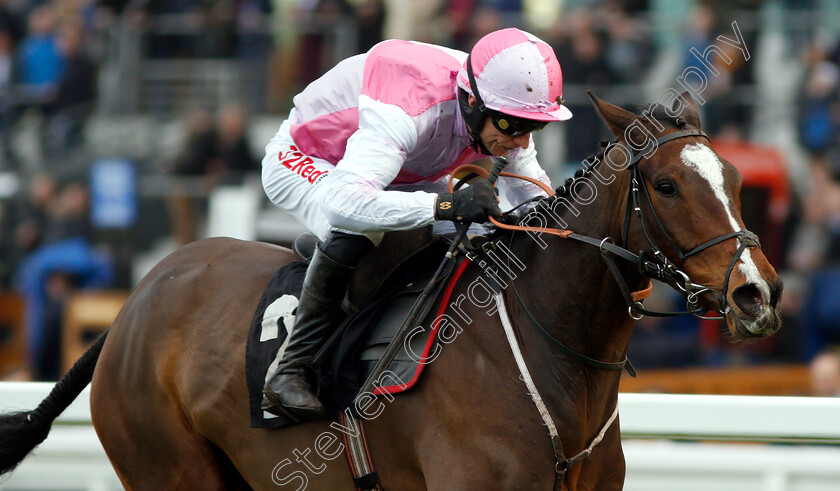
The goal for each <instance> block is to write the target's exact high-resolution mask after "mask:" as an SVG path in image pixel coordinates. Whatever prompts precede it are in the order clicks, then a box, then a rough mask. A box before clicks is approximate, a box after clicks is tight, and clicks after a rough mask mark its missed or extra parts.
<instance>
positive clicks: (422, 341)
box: [245, 239, 451, 428]
mask: <svg viewBox="0 0 840 491" xmlns="http://www.w3.org/2000/svg"><path fill="white" fill-rule="evenodd" d="M447 245H448V244H447V243H446V241H445V240H442V239H439V240H436V241H434V242H433V243H432V244H430V245H429V247H426V248H424V249H422V250H420V251H419V252H417V253H415V254H414V255H413V256H412V257H411V258H410V260H407V261H403V262H402V263H401V265H400V266H399V267H398V268H397V269H396V270H394V271H391V272H389V274H388V279H387V280H386V281H385V282H384V283H383V285H382V286H381V287H380V288H379V291H378V293H377V295H375V297H374V298H375V300H374V301H372V302H371V303H369V304H368V305H366V306H364V308H362V309H361V310H359V311H358V312H356V313H353V314H351V315H349V316H348V317H347V319H345V321H344V322H343V323H342V324H341V326H340V327H339V328H338V329H337V330H336V332H335V334H334V335H333V336H332V337H331V338H330V340H329V341H328V342H327V345H326V346H325V348H324V349H323V350H322V351H321V352H320V353H319V354H318V358H319V359H321V360H322V363H321V373H320V374H319V375H320V382H319V397H320V399H321V402H323V403H324V406H325V407H326V408H327V412H328V414H331V415H337V414H338V412H339V411H341V410H343V409H344V408H346V407H352V402H353V399H354V397H355V396H356V394H357V393H358V391H359V388H360V387H361V386H362V384H363V383H364V381H365V380H366V379H367V376H368V374H369V373H370V371H371V370H372V369H373V367H374V366H375V364H376V362H377V361H378V359H379V357H380V356H381V355H382V353H383V352H384V350H385V348H386V347H387V345H388V343H389V342H390V340H391V339H392V338H393V337H394V335H395V334H396V333H397V331H398V330H399V328H400V327H401V326H402V323H403V321H404V320H405V318H406V316H407V314H408V312H409V310H410V309H411V306H412V305H413V304H414V302H415V299H416V298H417V297H418V296H419V294H420V292H422V290H423V289H424V288H425V286H426V284H427V283H428V281H429V280H430V279H431V278H432V276H433V275H434V272H435V270H436V269H437V267H438V265H439V264H440V262H441V261H442V260H443V256H444V254H445V252H446V248H447ZM306 266H307V265H306V264H305V263H303V262H300V261H295V262H292V263H289V264H287V265H286V266H284V267H283V268H281V269H279V270H278V271H277V272H276V273H275V274H274V276H272V278H271V280H270V281H269V283H268V286H267V287H266V289H265V291H264V293H263V295H262V297H261V299H260V302H259V305H258V306H257V310H256V312H255V314H254V317H253V319H252V321H251V328H250V330H249V332H248V341H247V345H246V353H245V354H246V357H245V375H246V381H247V384H248V394H249V402H250V412H251V427H253V428H279V427H282V426H287V425H291V424H294V422H293V421H291V420H290V419H288V418H286V417H283V416H275V415H273V414H270V413H268V412H264V411H263V410H262V408H260V402H261V401H262V388H263V386H264V385H265V381H266V376H267V374H269V373H271V372H273V370H274V362H275V360H276V355H277V352H278V351H279V350H280V349H281V347H282V348H285V346H284V343H285V340H286V333H287V331H286V327H287V326H291V325H292V324H293V323H294V315H295V309H296V307H297V303H298V298H300V292H301V289H302V285H303V278H304V276H305V275H306ZM450 271H451V269H450ZM447 273H448V272H447ZM443 276H444V278H441V280H440V282H439V283H438V285H439V289H440V288H442V286H443V285H445V284H446V281H447V277H448V274H444V275H443ZM438 291H439V290H438ZM437 296H439V295H434V296H433V298H431V299H430V302H429V304H428V305H427V306H426V310H427V311H428V310H431V309H432V308H434V307H436V306H437V302H438V299H436V298H434V297H437ZM424 317H425V316H424ZM434 334H435V332H434V331H432V329H431V326H424V327H423V331H422V332H418V333H417V335H415V336H412V338H411V343H410V345H409V347H408V348H409V349H408V350H406V349H403V350H401V351H400V352H399V353H398V355H397V357H396V358H395V359H394V361H393V362H392V363H391V365H390V366H389V368H388V371H389V372H390V374H389V378H388V379H387V380H383V381H384V382H388V384H387V385H389V388H388V392H389V393H391V394H396V393H399V392H403V391H405V390H408V389H410V388H411V387H412V386H413V385H414V384H415V383H416V382H417V380H418V378H419V376H420V373H421V372H422V370H423V367H424V366H425V364H423V363H420V356H422V354H423V353H424V351H428V350H430V349H432V348H433V347H434V343H436V342H437V340H436V339H435V336H434Z"/></svg>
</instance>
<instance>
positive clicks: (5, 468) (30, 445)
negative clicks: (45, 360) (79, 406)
mask: <svg viewBox="0 0 840 491" xmlns="http://www.w3.org/2000/svg"><path fill="white" fill-rule="evenodd" d="M107 334H108V331H105V332H104V333H102V335H100V336H99V338H98V339H97V340H96V342H95V343H94V344H93V346H91V347H90V349H88V350H87V351H86V352H85V354H83V355H82V357H81V358H79V359H78V360H77V361H76V363H75V364H74V365H73V368H71V369H70V371H68V372H67V373H66V374H65V375H64V377H62V378H61V380H59V381H58V383H56V384H55V387H53V389H52V391H50V395H48V396H47V397H46V399H44V400H43V401H41V404H38V407H37V408H35V410H33V411H20V412H13V413H9V414H4V415H0V475H2V474H5V473H7V472H9V471H11V470H12V469H14V468H15V467H17V465H18V464H19V463H20V462H21V461H22V460H23V459H24V458H26V456H27V455H29V452H31V451H32V449H34V448H35V447H37V446H38V445H40V444H41V442H43V441H44V440H46V438H47V434H48V433H49V432H50V427H51V426H52V423H53V421H55V419H56V418H57V417H58V415H59V414H61V413H62V412H63V411H64V410H65V409H67V406H69V405H70V403H71V402H73V400H74V399H76V397H78V396H79V394H80V393H81V392H82V390H84V388H85V387H87V384H88V383H89V382H90V380H91V379H92V378H93V369H94V368H95V367H96V361H97V360H98V359H99V353H100V352H101V351H102V345H103V344H105V336H107Z"/></svg>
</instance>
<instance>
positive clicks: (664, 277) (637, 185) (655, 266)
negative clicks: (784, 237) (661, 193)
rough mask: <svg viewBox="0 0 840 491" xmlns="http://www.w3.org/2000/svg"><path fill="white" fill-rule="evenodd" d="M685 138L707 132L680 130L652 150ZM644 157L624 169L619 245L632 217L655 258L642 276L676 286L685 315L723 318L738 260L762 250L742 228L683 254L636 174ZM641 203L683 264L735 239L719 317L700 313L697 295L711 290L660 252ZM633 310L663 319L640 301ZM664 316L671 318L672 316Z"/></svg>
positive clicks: (624, 240)
mask: <svg viewBox="0 0 840 491" xmlns="http://www.w3.org/2000/svg"><path fill="white" fill-rule="evenodd" d="M686 137H702V138H705V139H706V140H709V137H708V135H706V133H704V132H703V131H700V130H681V131H675V132H673V133H669V134H667V135H665V136H662V137H660V138H659V139H657V140H656V142H655V145H656V146H655V148H656V149H658V148H659V147H661V146H662V145H664V144H666V143H668V142H671V141H673V140H676V139H679V138H686ZM614 144H615V143H613V145H614ZM609 150H610V147H609V146H608V147H607V148H606V150H605V154H606V152H608V151H609ZM645 150H647V149H645ZM645 155H646V154H645V153H644V150H642V151H639V152H638V153H636V154H635V155H633V158H632V159H631V161H630V163H629V164H628V166H627V167H628V170H629V172H630V192H629V193H628V195H627V206H626V211H625V215H624V224H623V227H622V233H621V245H622V247H623V248H626V246H627V237H628V234H629V229H630V220H631V216H632V215H635V216H636V219H637V220H638V221H639V223H640V224H641V227H642V232H643V233H644V235H645V240H647V242H648V245H649V246H650V249H651V250H652V251H653V256H654V258H655V259H654V260H653V261H651V262H646V263H645V265H644V270H643V274H644V275H645V276H647V277H649V278H654V279H657V280H660V281H664V282H665V283H668V284H670V285H672V286H673V287H675V289H676V290H677V291H678V292H680V294H682V295H683V297H684V298H685V299H686V312H687V313H689V314H691V315H694V316H695V317H700V318H702V319H715V320H720V319H723V318H724V317H725V316H726V314H727V313H728V312H729V309H730V307H729V306H728V305H727V303H728V302H727V300H726V292H727V291H728V290H729V279H730V277H731V276H732V270H733V269H734V268H735V265H736V264H737V263H738V260H740V258H741V255H742V254H743V252H744V250H746V249H747V248H755V247H761V245H760V243H759V240H758V236H756V235H755V234H754V233H753V232H750V231H749V230H746V229H742V230H737V231H734V232H730V233H727V234H723V235H720V236H718V237H715V238H713V239H710V240H707V241H705V242H703V243H702V244H700V245H698V246H696V247H693V248H691V249H690V250H688V252H685V251H683V250H682V249H681V248H680V247H679V246H678V245H677V244H676V242H674V240H673V238H671V235H670V234H669V233H668V231H667V230H665V227H664V226H663V225H662V221H661V220H660V219H659V216H658V215H657V214H656V208H654V207H653V202H652V200H651V198H650V193H649V192H648V189H647V186H646V185H645V179H644V176H643V175H642V173H641V172H640V171H639V162H640V161H641V160H642V159H644V158H646V156H645ZM642 200H644V204H646V205H647V209H648V210H650V213H651V219H652V221H653V223H655V224H656V228H657V229H658V230H659V232H660V233H661V234H662V236H663V237H665V240H666V241H667V242H668V245H669V246H670V248H671V249H672V250H673V251H674V253H675V254H676V255H677V257H678V258H679V260H680V262H681V263H683V264H685V260H686V259H687V258H689V257H691V256H693V255H695V254H698V253H700V252H703V251H705V250H706V249H708V248H710V247H712V246H715V245H717V244H720V243H721V242H724V241H726V240H729V239H732V238H737V239H738V244H739V245H738V248H737V250H736V251H735V254H734V255H733V257H732V260H731V261H730V263H729V267H728V268H727V270H726V276H725V277H724V282H723V290H722V293H721V295H720V298H719V303H720V308H719V309H718V310H717V312H718V313H719V314H720V316H707V315H703V314H702V313H701V312H702V309H700V308H698V301H699V296H700V295H701V294H703V293H705V292H708V291H711V289H710V288H708V287H706V286H703V285H698V284H697V283H694V282H692V281H691V280H690V279H689V277H688V275H687V274H686V273H685V272H683V271H682V270H681V269H679V268H678V267H677V266H676V265H675V264H674V263H673V262H671V261H670V260H669V259H668V257H667V256H666V255H665V254H664V253H663V252H662V250H661V249H660V248H659V247H657V246H656V245H655V243H654V241H653V239H652V238H651V233H650V231H649V230H648V227H647V225H646V224H645V219H644V218H645V217H644V212H643V211H642V204H643V201H642ZM625 250H626V249H625ZM640 259H642V258H640ZM642 260H643V259H642ZM633 310H635V311H637V313H640V314H643V315H658V316H662V314H663V313H657V312H651V311H648V310H647V309H644V307H643V306H642V305H641V304H640V303H639V302H635V303H634V304H633ZM630 314H631V316H632V311H631V312H630ZM667 314H669V315H670V314H671V313H667ZM634 318H635V317H634Z"/></svg>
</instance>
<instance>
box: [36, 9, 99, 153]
mask: <svg viewBox="0 0 840 491" xmlns="http://www.w3.org/2000/svg"><path fill="white" fill-rule="evenodd" d="M58 45H59V48H60V51H61V55H62V57H63V59H64V65H65V68H64V73H63V74H62V76H61V79H60V80H59V83H58V87H57V88H56V91H55V94H54V95H53V96H52V97H50V98H49V99H48V100H47V104H46V106H45V113H46V115H47V118H48V119H47V126H46V132H45V144H46V146H47V156H48V157H60V156H61V155H63V154H64V153H66V152H68V151H70V150H71V149H73V148H75V147H77V146H79V145H80V144H81V143H82V138H83V129H84V124H85V121H86V120H87V119H88V117H89V116H90V115H91V114H92V113H93V110H94V104H95V101H96V81H97V78H96V71H97V69H96V65H94V63H93V61H91V60H90V58H88V56H87V54H86V53H85V51H84V31H83V30H82V26H81V24H80V23H78V22H69V23H66V24H65V25H63V26H62V28H61V29H60V32H59V37H58Z"/></svg>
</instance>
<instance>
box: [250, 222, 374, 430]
mask: <svg viewBox="0 0 840 491" xmlns="http://www.w3.org/2000/svg"><path fill="white" fill-rule="evenodd" d="M322 248H323V250H322ZM372 248H373V243H372V242H371V241H370V240H369V239H368V238H367V237H364V236H359V235H348V234H333V235H332V236H331V237H330V238H329V239H328V240H327V242H325V243H324V244H322V247H318V248H316V249H315V254H314V255H313V256H312V262H311V263H310V264H309V268H308V269H307V270H306V278H305V279H304V280H303V290H302V292H301V295H300V302H299V303H298V306H297V313H296V315H295V326H294V328H293V329H292V335H291V339H290V340H289V344H288V346H286V351H285V352H284V353H283V358H282V360H281V361H280V363H279V365H278V366H277V369H276V370H275V372H274V374H273V375H272V376H271V377H270V378H269V381H268V383H266V385H265V387H264V388H263V401H262V408H263V409H264V410H266V411H268V412H270V413H273V414H277V415H281V414H284V415H286V416H290V417H292V418H294V419H296V420H299V421H306V420H311V419H317V418H320V417H323V416H324V406H323V405H322V404H321V401H319V400H318V397H317V395H316V394H315V390H314V389H313V385H314V384H316V383H317V380H316V379H317V369H318V367H314V366H313V365H312V359H313V357H314V356H315V354H316V353H317V352H318V350H319V349H320V348H321V346H322V344H323V343H324V341H325V340H326V339H327V338H328V337H329V336H330V334H332V332H333V331H334V330H335V328H336V327H337V325H338V324H339V323H340V322H341V319H342V318H343V316H344V314H343V312H342V311H341V301H342V300H343V299H344V294H345V292H346V291H347V284H348V282H349V281H350V276H351V275H352V273H353V270H354V269H355V265H356V263H358V261H359V259H360V258H361V257H362V256H363V255H364V254H365V253H366V252H367V251H369V250H370V249H372ZM325 250H326V251H327V252H324V251H325Z"/></svg>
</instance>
